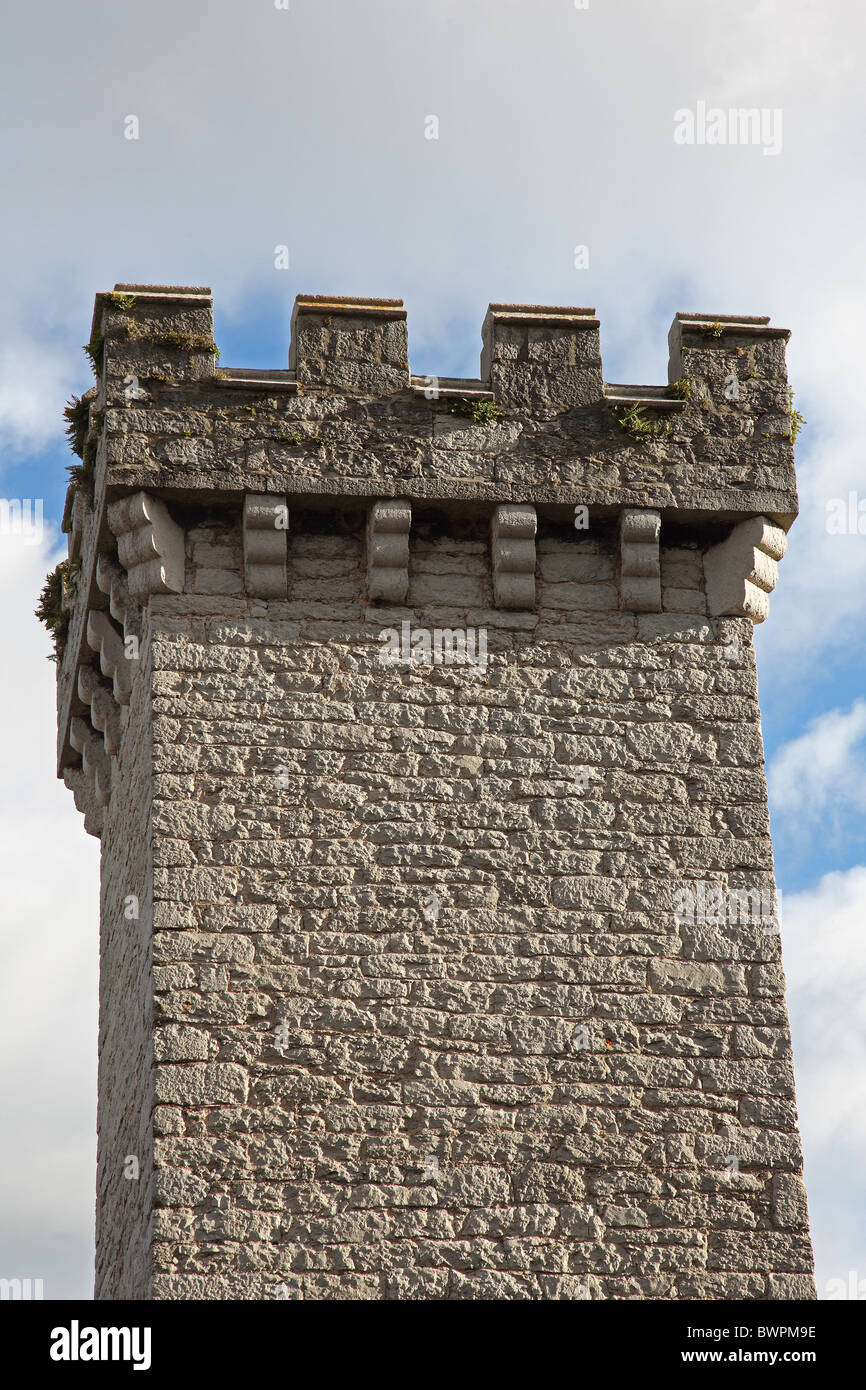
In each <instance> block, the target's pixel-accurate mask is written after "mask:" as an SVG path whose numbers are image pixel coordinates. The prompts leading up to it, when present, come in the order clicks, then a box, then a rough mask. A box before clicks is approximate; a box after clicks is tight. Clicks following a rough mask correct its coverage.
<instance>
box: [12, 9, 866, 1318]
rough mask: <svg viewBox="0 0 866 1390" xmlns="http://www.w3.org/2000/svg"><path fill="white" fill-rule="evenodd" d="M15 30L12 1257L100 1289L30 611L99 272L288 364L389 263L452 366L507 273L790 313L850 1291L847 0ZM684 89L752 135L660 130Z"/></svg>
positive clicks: (41, 643)
mask: <svg viewBox="0 0 866 1390" xmlns="http://www.w3.org/2000/svg"><path fill="white" fill-rule="evenodd" d="M4 29H5V32H4V40H3V68H4V72H3V81H2V83H0V112H2V119H0V130H2V136H0V177H2V187H3V190H4V195H5V196H4V202H5V205H6V215H5V216H4V218H3V219H2V224H0V281H2V284H0V291H2V292H0V499H3V498H5V499H7V500H12V499H19V500H22V501H23V500H24V499H31V500H35V499H41V505H42V514H43V517H44V526H43V530H42V534H41V535H20V534H15V533H14V528H12V527H10V526H6V527H5V529H0V595H2V602H0V628H2V642H3V645H2V650H3V652H4V654H5V658H6V659H5V661H4V678H3V680H2V682H0V727H2V728H3V731H4V737H3V738H2V739H0V863H2V866H3V885H4V891H3V893H2V896H0V962H2V964H0V1044H2V1055H3V1057H4V1059H6V1064H5V1066H4V1068H3V1074H2V1076H0V1115H2V1117H3V1125H2V1135H0V1276H3V1277H22V1278H24V1277H33V1278H39V1277H41V1278H43V1279H44V1281H45V1285H44V1287H45V1297H46V1298H60V1297H80V1298H89V1297H91V1296H92V1261H93V1252H92V1242H93V1201H94V1196H93V1193H94V1180H95V1179H94V1173H95V1104H96V1078H95V1068H96V1037H97V1031H96V974H97V931H98V920H97V919H98V873H99V865H98V842H97V841H95V840H94V839H92V838H90V837H88V836H87V835H86V834H85V833H84V830H83V825H82V821H81V817H80V816H79V814H78V813H77V812H76V810H75V808H74V804H73V800H72V797H71V795H70V794H69V793H68V792H67V791H66V789H65V788H64V787H63V785H62V783H59V782H58V781H57V780H56V778H55V776H54V732H55V711H54V666H53V665H52V663H50V662H49V661H47V660H46V659H45V658H46V656H47V654H48V652H49V651H50V642H49V639H48V637H47V635H46V634H45V633H44V631H43V630H42V629H41V628H40V627H39V625H38V624H37V623H36V621H35V619H34V618H33V614H32V609H33V606H34V604H35V601H36V598H37V596H38V592H39V589H40V587H41V583H42V580H43V578H44V575H45V573H46V572H47V571H48V570H49V569H51V568H53V566H54V565H55V564H56V563H57V560H58V559H60V558H61V557H62V556H63V555H65V552H66V544H65V537H61V536H60V534H59V522H60V516H61V513H62V505H63V495H64V491H65V483H66V473H65V468H66V466H67V464H69V463H70V462H72V461H73V459H72V456H71V455H70V454H69V452H68V449H67V447H66V444H65V440H64V437H63V419H62V411H63V406H64V403H65V401H66V399H67V398H68V396H69V395H70V393H72V392H76V393H80V392H81V391H82V390H84V389H86V388H87V387H88V386H89V384H90V381H91V377H90V369H89V367H88V364H87V362H86V359H85V357H84V355H83V353H82V352H81V344H82V343H83V342H85V341H86V339H87V337H88V335H89V328H90V318H91V312H92V306H93V296H94V294H95V293H96V291H98V290H106V289H110V288H111V287H112V286H113V285H114V284H115V282H118V281H132V282H137V283H169V284H197V285H201V284H207V285H210V286H212V288H213V292H214V301H215V320H216V340H217V343H218V344H219V347H220V350H221V365H223V366H238V367H241V366H243V367H260V366H270V367H282V366H285V365H286V363H287V353H288V340H289V328H288V325H289V316H290V312H291V305H292V301H293V299H294V297H295V295H296V294H297V293H300V292H302V293H334V294H358V295H380V296H386V297H402V298H403V299H404V300H405V302H406V307H407V310H408V320H409V345H410V357H411V364H412V370H413V371H414V372H416V373H420V374H426V373H435V374H439V375H443V376H448V375H457V376H459V375H468V376H475V375H477V373H478V358H479V353H480V330H481V323H482V320H483V317H484V312H485V310H486V307H487V304H488V303H489V302H491V301H499V302H514V303H551V304H576V305H591V306H594V307H596V308H597V311H598V313H599V316H600V319H601V341H602V355H603V361H604V374H605V378H606V379H607V380H608V381H615V382H634V383H658V384H661V383H664V382H666V380H667V331H668V328H669V326H670V322H671V319H672V318H673V316H674V314H675V313H676V312H677V311H679V310H698V311H705V312H709V313H712V314H716V313H718V314H736V313H744V314H769V315H771V317H772V321H773V323H775V324H781V325H783V326H784V327H787V328H790V329H791V331H792V338H791V341H790V344H789V347H788V369H789V375H790V379H791V383H792V386H793V388H794V390H795V393H796V397H795V404H796V406H797V408H798V409H799V410H800V411H801V412H802V414H803V415H804V416H805V419H806V421H807V424H806V426H805V428H804V430H803V432H802V434H801V435H800V438H799V440H798V443H797V471H798V482H799V489H800V505H801V514H800V517H799V519H798V521H797V522H796V524H795V526H794V528H793V530H792V532H791V534H790V537H789V549H788V554H787V556H786V558H785V559H784V560H783V561H782V563H781V565H780V579H779V585H778V588H777V589H776V592H775V593H774V594H773V596H772V598H771V602H770V617H769V620H768V621H767V623H766V624H764V625H763V626H762V627H761V628H759V629H757V632H756V647H757V652H758V669H759V679H760V690H761V703H762V710H763V723H764V739H765V748H766V754H767V771H768V780H769V788H770V800H771V815H772V825H773V837H774V846H775V853H776V865H777V875H778V879H779V883H780V886H781V889H782V902H783V913H782V920H783V926H782V949H783V958H784V963H785V969H786V973H787V978H788V1003H789V1008H790V1012H791V1023H792V1034H793V1046H794V1061H795V1073H796V1078H797V1093H798V1103H799V1110H800V1121H801V1130H802V1135H803V1143H804V1149H805V1155H806V1168H805V1174H806V1184H807V1189H808V1192H809V1201H810V1215H811V1221H812V1233H813V1240H814V1244H815V1252H816V1263H817V1281H818V1290H819V1296H821V1297H829V1296H838V1281H842V1282H843V1283H844V1284H845V1285H846V1287H848V1288H849V1290H850V1289H854V1290H856V1289H857V1285H858V1283H859V1282H860V1281H862V1292H860V1297H864V1298H866V1192H864V1183H863V1178H862V1174H863V1173H864V1171H866V1104H864V1101H866V1004H864V998H866V934H864V932H863V929H862V924H863V921H864V916H866V843H864V830H866V695H864V674H866V638H864V633H866V621H864V614H866V582H864V581H866V485H864V478H863V475H864V463H863V460H864V442H863V440H864V429H863V422H862V420H861V415H860V412H861V409H862V385H861V372H862V371H863V351H862V347H861V343H860V337H861V331H862V330H861V324H862V322H863V321H864V310H866V280H864V275H863V268H862V261H863V253H862V228H863V226H864V223H866V185H864V181H863V177H862V159H863V149H864V144H866V140H864V136H866V130H864V126H866V102H864V100H863V96H862V68H861V61H860V55H861V54H862V51H863V42H864V38H866V9H864V7H862V6H860V5H858V4H856V3H855V0H846V2H845V3H843V0H820V3H819V2H818V0H815V3H807V0H727V3H726V4H725V5H719V4H716V3H712V0H656V3H654V4H647V3H646V0H588V3H586V4H584V3H582V2H581V3H579V4H575V3H574V0H436V3H435V4H434V3H429V2H428V3H422V2H420V0H417V2H416V0H288V3H286V4H282V3H278V4H274V3H273V0H235V2H234V3H230V0H207V3H205V0H148V3H147V4H146V5H142V4H133V3H130V2H129V0H111V3H107V2H106V3H100V2H99V0H77V3H76V4H75V5H74V6H72V5H69V4H68V3H60V2H59V0H41V3H40V4H39V5H38V6H35V5H29V6H17V7H16V8H15V11H14V12H12V11H8V12H7V15H6V17H5V21H4ZM701 103H703V104H704V108H703V109H709V110H712V109H721V110H723V111H725V112H727V111H728V110H730V109H731V108H736V109H739V108H755V109H757V110H759V111H761V112H763V113H765V127H764V131H765V135H766V138H760V137H761V132H760V131H758V132H757V133H758V136H759V138H758V139H757V140H756V141H755V142H754V143H736V144H734V143H727V144H720V143H708V142H707V143H698V142H697V140H695V142H694V143H691V144H689V143H682V141H681V140H678V139H677V138H675V137H676V133H677V131H678V130H679V132H680V134H681V135H682V132H683V131H684V130H686V129H687V125H688V121H687V119H686V118H684V117H683V115H682V113H683V112H689V113H693V114H694V115H695V118H696V120H697V119H698V117H699V111H700V109H701V107H700V104H701ZM131 118H134V120H132V119H131ZM770 132H773V138H772V139H771V138H770ZM131 134H134V135H135V136H137V138H128V137H129V136H130V135H131ZM280 247H286V248H288V262H289V264H288V268H287V269H278V268H277V263H280V264H282V263H283V262H284V261H285V259H286V257H285V256H284V255H283V256H280V255H278V248H280ZM579 247H582V248H585V249H584V251H583V252H581V253H578V252H577V248H579ZM587 262H588V264H587ZM852 495H853V496H852ZM861 497H862V499H863V512H864V515H863V534H860V532H859V529H858V526H857V524H856V518H857V516H858V511H857V508H858V506H859V504H860V500H861ZM0 510H2V509H0ZM852 512H853V516H854V518H855V524H854V525H853V526H852V525H851V524H850V521H849V520H848V518H849V514H851V513H852ZM839 518H841V521H840V520H839ZM833 1281H837V1282H836V1283H834V1282H833ZM834 1290H835V1291H836V1292H835V1295H834Z"/></svg>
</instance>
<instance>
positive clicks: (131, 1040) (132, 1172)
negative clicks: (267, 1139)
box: [95, 638, 154, 1299]
mask: <svg viewBox="0 0 866 1390" xmlns="http://www.w3.org/2000/svg"><path fill="white" fill-rule="evenodd" d="M139 664H140V667H141V670H140V678H139V679H138V680H137V681H136V683H135V686H134V688H133V695H132V699H131V702H130V705H129V723H128V724H127V728H126V730H125V733H124V737H123V743H122V746H121V750H120V753H119V755H118V758H117V760H116V768H115V775H114V783H113V789H112V814H111V816H109V817H107V818H106V824H105V829H104V831H103V835H102V855H101V860H102V872H101V894H100V921H101V928H100V953H99V1074H98V1076H99V1079H98V1111H97V1121H98V1141H97V1180H96V1285H95V1296H96V1298H115V1299H117V1298H134V1299H140V1298H148V1297H150V1277H151V1246H152V1235H151V1210H152V1205H153V1200H154V1187H153V1104H154V1100H153V967H152V921H153V892H152V888H153V855H152V844H153V840H152V834H151V804H152V795H153V784H152V769H153V750H152V745H151V711H150V690H151V683H152V671H151V664H150V643H149V640H148V639H147V638H145V641H144V643H143V645H142V648H141V654H140V657H139ZM130 1160H131V1161H130Z"/></svg>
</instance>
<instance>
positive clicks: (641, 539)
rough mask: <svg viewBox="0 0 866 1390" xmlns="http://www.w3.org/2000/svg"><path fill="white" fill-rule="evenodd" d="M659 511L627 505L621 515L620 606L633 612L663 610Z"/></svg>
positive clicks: (657, 611)
mask: <svg viewBox="0 0 866 1390" xmlns="http://www.w3.org/2000/svg"><path fill="white" fill-rule="evenodd" d="M661 527H662V519H661V515H660V513H659V512H655V511H650V510H647V509H645V508H638V507H626V508H625V510H624V511H623V512H622V514H621V516H620V524H619V543H620V565H619V576H620V577H619V606H620V608H624V609H627V610H628V611H629V612H632V613H660V612H661V609H662V581H661V559H660V552H659V537H660V535H661Z"/></svg>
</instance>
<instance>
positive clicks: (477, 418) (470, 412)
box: [446, 396, 505, 425]
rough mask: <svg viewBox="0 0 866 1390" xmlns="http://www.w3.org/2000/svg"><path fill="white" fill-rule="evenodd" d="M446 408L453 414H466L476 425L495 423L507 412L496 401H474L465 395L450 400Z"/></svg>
mask: <svg viewBox="0 0 866 1390" xmlns="http://www.w3.org/2000/svg"><path fill="white" fill-rule="evenodd" d="M446 409H447V410H448V411H449V412H450V413H451V414H452V415H465V416H466V417H467V418H468V419H470V420H472V421H473V423H474V424H476V425H495V424H496V422H497V420H501V419H502V417H503V415H504V414H505V411H504V410H503V409H502V406H501V405H496V403H495V402H494V401H473V400H470V399H468V398H467V397H465V396H461V397H460V399H459V400H457V401H450V402H449V404H448V405H447V406H446Z"/></svg>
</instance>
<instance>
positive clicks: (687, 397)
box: [56, 285, 815, 1299]
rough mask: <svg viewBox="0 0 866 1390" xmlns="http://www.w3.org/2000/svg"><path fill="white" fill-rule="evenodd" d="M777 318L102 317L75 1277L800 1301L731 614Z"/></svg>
mask: <svg viewBox="0 0 866 1390" xmlns="http://www.w3.org/2000/svg"><path fill="white" fill-rule="evenodd" d="M787 338H788V334H787V332H786V331H785V330H784V329H780V328H775V327H773V326H772V325H771V324H770V322H769V320H768V319H766V318H746V317H742V318H721V319H714V318H712V316H710V317H707V316H703V315H697V314H678V315H677V317H676V319H675V321H674V324H673V328H672V330H671V338H670V345H671V359H670V372H669V375H670V381H671V386H669V387H666V388H662V387H647V386H612V385H609V384H605V383H604V381H603V377H602V363H601V354H600V347H599V324H598V320H597V319H596V318H595V317H594V312H593V310H591V309H579V308H578V309H574V308H550V307H546V306H538V305H528V306H516V305H503V304H494V305H491V307H490V310H489V312H488V314H487V317H486V320H485V323H484V330H483V343H484V348H483V354H482V363H481V376H480V378H479V379H478V380H453V379H445V378H441V379H438V380H437V379H435V378H418V377H416V376H413V375H412V374H411V372H410V367H409V357H408V348H407V331H406V315H405V311H404V309H403V307H402V304H401V301H399V300H370V299H333V298H328V299H325V298H316V297H311V296H303V297H300V298H299V299H298V300H297V303H296V305H295V310H294V314H293V318H292V337H291V350H290V357H289V369H288V370H280V371H272V372H269V371H252V370H238V369H230V370H221V369H220V368H219V364H218V359H217V355H216V350H215V348H214V343H213V322H212V304H211V298H210V294H209V291H208V290H206V289H203V288H200V287H183V288H180V287H166V286H153V285H150V286H148V285H118V286H117V287H116V288H115V290H114V291H113V292H112V293H107V294H100V295H98V296H97V299H96V309H95V316H94V325H93V333H92V337H91V342H90V351H91V354H92V357H93V359H94V363H95V366H96V368H97V372H98V385H97V386H96V387H95V388H94V390H93V391H91V392H89V393H88V395H87V396H86V397H85V398H84V400H83V402H82V403H81V405H80V406H79V407H78V409H77V410H76V411H74V412H72V417H73V418H72V422H71V423H72V426H73V433H74V434H76V438H77V445H78V447H79V448H80V450H81V453H82V460H83V461H82V468H81V471H80V473H79V474H78V475H77V477H76V478H75V480H74V483H73V490H72V492H71V494H70V500H69V505H68V508H67V526H68V530H69V555H70V562H71V564H70V565H69V566H68V567H67V569H66V573H65V582H66V588H67V591H68V597H67V600H66V609H65V611H64V612H63V613H62V621H58V625H57V629H56V631H57V635H58V642H59V647H60V655H59V660H58V712H59V743H58V770H59V773H60V775H61V776H62V777H63V778H64V779H65V781H66V783H67V785H68V786H69V787H70V788H71V789H72V791H73V792H74V794H75V800H76V804H77V805H78V806H79V808H80V809H81V810H82V811H83V812H84V818H85V827H86V829H87V830H88V831H89V832H90V833H91V834H94V835H98V836H100V837H101V841H102V889H101V914H102V918H101V984H100V1015H101V1016H100V1043H99V1047H100V1057H99V1159H98V1200H97V1277H96V1296H97V1298H102V1299H118V1298H133V1299H144V1298H155V1299H188V1298H205V1299H268V1298H292V1299H295V1298H308V1299H329V1298H363V1299H385V1298H398V1299H403V1298H405V1299H486V1298H505V1299H512V1298H513V1299H523V1298H532V1299H573V1298H590V1299H788V1298H812V1297H814V1296H815V1294H814V1284H813V1278H812V1253H811V1246H810V1240H809V1233H808V1221H807V1213H806V1201H805V1193H804V1190H803V1185H802V1181H801V1176H800V1175H801V1153H800V1143H799V1136H798V1132H797V1118H796V1110H795V1101H794V1085H793V1076H792V1068H791V1047H790V1036H789V1027H788V1017H787V1011H786V1007H785V998H784V977H783V974H782V966H781V960H780V934H779V928H778V914H777V911H776V900H775V890H774V879H773V862H772V851H771V844H770V835H769V820H768V812H767V795H766V786H765V780H764V771H763V748H762V741H761V727H760V712H759V706H758V700H757V685H756V675H755V661H754V653H753V646H752V625H753V623H755V622H759V621H761V620H762V619H763V618H765V616H766V614H767V606H768V595H769V593H770V591H771V590H772V588H773V586H774V584H775V581H776V569H777V562H778V561H779V560H780V559H781V557H782V555H783V554H784V550H785V534H786V531H787V530H788V528H789V526H790V525H791V523H792V521H793V519H794V516H795V514H796V509H797V502H796V492H795V479H794V469H793V454H792V443H791V414H790V400H789V394H788V387H787V379H786V372H785V344H786V341H787Z"/></svg>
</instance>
